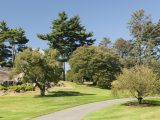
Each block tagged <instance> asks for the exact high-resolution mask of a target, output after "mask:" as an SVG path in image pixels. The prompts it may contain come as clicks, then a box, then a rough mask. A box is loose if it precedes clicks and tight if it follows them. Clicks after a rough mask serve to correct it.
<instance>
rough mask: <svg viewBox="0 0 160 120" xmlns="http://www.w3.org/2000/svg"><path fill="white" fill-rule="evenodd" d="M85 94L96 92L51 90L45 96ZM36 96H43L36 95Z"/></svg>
mask: <svg viewBox="0 0 160 120" xmlns="http://www.w3.org/2000/svg"><path fill="white" fill-rule="evenodd" d="M84 95H95V94H87V93H80V92H75V91H52V92H49V94H48V95H45V96H44V97H67V96H84ZM35 97H41V96H35Z"/></svg>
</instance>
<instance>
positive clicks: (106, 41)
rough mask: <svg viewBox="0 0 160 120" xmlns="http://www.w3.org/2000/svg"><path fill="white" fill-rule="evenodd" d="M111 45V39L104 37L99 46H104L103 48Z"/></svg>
mask: <svg viewBox="0 0 160 120" xmlns="http://www.w3.org/2000/svg"><path fill="white" fill-rule="evenodd" d="M110 44H111V40H110V39H109V38H106V37H104V38H103V39H102V40H101V41H100V43H99V46H103V47H109V45H110Z"/></svg>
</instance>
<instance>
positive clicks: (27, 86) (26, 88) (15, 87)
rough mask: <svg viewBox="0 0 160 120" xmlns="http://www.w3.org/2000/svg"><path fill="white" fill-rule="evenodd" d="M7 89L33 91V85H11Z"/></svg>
mask: <svg viewBox="0 0 160 120" xmlns="http://www.w3.org/2000/svg"><path fill="white" fill-rule="evenodd" d="M7 89H8V90H12V91H15V92H21V91H23V92H25V91H33V86H31V85H26V84H22V85H15V86H10V87H8V88H7Z"/></svg>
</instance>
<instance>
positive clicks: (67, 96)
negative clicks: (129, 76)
mask: <svg viewBox="0 0 160 120" xmlns="http://www.w3.org/2000/svg"><path fill="white" fill-rule="evenodd" d="M67 84H69V85H70V86H71V87H70V88H57V89H54V90H53V91H51V92H50V93H49V94H48V95H47V96H46V97H38V96H3V97H0V120H26V119H31V118H33V117H36V116H40V115H44V114H47V113H51V112H54V111H58V110H61V109H64V108H69V107H72V106H77V105H80V104H85V103H91V102H96V101H102V100H107V99H112V98H113V96H112V95H111V92H110V90H105V89H99V88H94V87H87V86H84V85H76V84H73V83H67Z"/></svg>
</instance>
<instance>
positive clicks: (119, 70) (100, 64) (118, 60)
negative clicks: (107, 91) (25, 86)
mask: <svg viewBox="0 0 160 120" xmlns="http://www.w3.org/2000/svg"><path fill="white" fill-rule="evenodd" d="M50 28H51V32H49V33H46V34H37V37H38V38H39V39H41V40H46V41H48V44H49V48H48V49H47V50H44V52H43V53H42V52H40V51H39V50H33V49H32V48H27V47H26V43H27V42H28V41H29V40H28V39H27V37H26V36H25V31H24V30H23V29H22V28H12V29H11V28H8V27H7V25H6V22H4V21H2V22H1V23H0V46H1V47H0V65H1V66H11V67H13V71H12V74H13V75H15V74H19V73H24V81H27V82H31V83H36V85H37V86H38V87H39V88H40V90H41V95H45V89H46V88H47V87H48V86H50V83H51V82H53V83H54V84H56V83H57V82H58V81H59V80H61V79H63V80H66V77H65V63H66V62H68V63H69V64H70V67H71V69H70V70H69V71H68V72H67V80H70V81H73V82H78V83H82V84H83V83H84V82H85V81H89V82H92V83H93V85H96V86H99V87H101V88H112V87H113V88H117V89H115V90H118V89H120V86H123V85H120V84H119V85H118V83H122V82H118V79H121V77H118V76H119V75H128V74H125V70H124V69H127V70H129V71H130V70H132V69H133V70H135V72H138V73H137V74H135V75H138V74H139V72H141V71H140V70H139V68H141V69H145V68H146V69H149V70H150V69H151V71H153V74H156V76H158V77H159V75H160V70H159V68H160V67H159V65H160V62H159V57H160V53H159V52H160V51H159V50H160V49H159V41H160V37H159V36H160V35H159V34H160V22H157V23H153V21H152V19H151V17H150V16H149V15H148V14H146V13H145V11H144V10H143V9H140V10H137V11H135V12H134V13H133V14H132V15H131V19H130V20H129V22H128V28H129V31H130V33H131V35H132V39H131V40H125V39H124V38H122V37H121V38H118V39H117V40H116V41H115V42H114V43H111V40H110V39H109V38H107V37H104V38H103V39H102V40H101V41H100V44H99V45H98V46H95V45H93V44H94V42H95V39H94V38H93V32H88V31H87V30H86V28H85V26H83V25H82V24H81V22H80V17H79V16H73V17H71V18H69V17H68V15H67V14H66V13H65V12H61V13H59V14H58V18H57V19H55V20H53V21H52V24H51V27H50ZM137 66H139V67H138V68H137ZM143 66H146V67H143ZM149 70H148V71H149ZM142 72H143V71H142ZM144 72H145V74H147V72H146V71H144ZM123 73H124V74H123ZM127 73H130V74H131V73H134V72H127ZM143 75H144V74H143ZM148 75H149V74H148ZM150 75H152V74H150ZM153 76H154V75H153ZM158 77H156V80H157V79H158ZM125 78H127V77H125ZM132 78H133V77H132ZM138 78H143V76H140V77H138ZM148 78H150V77H148ZM153 78H155V77H153ZM128 79H129V77H128ZM128 79H127V80H128ZM146 79H147V78H146ZM114 80H117V82H116V84H114V82H113V81H114ZM131 80H132V79H131ZM133 80H135V79H133ZM154 80H155V79H154ZM119 81H121V80H119ZM138 81H141V80H139V79H138ZM126 83H131V82H128V81H127V82H126ZM136 83H137V82H136ZM137 84H138V83H137ZM114 85H115V86H114ZM142 85H145V84H142ZM116 86H117V87H116ZM126 86H127V85H126ZM123 88H124V89H127V88H125V87H123ZM130 88H135V87H130ZM138 88H139V89H138V90H137V91H138V98H142V97H143V95H144V94H143V92H140V90H141V89H142V88H144V87H138ZM154 90H155V89H154ZM130 91H131V92H132V93H133V91H134V93H136V94H137V91H136V90H133V89H132V90H130ZM155 91H156V90H155Z"/></svg>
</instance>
